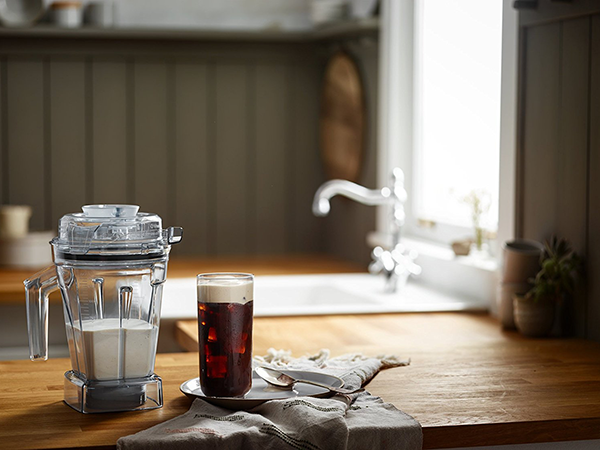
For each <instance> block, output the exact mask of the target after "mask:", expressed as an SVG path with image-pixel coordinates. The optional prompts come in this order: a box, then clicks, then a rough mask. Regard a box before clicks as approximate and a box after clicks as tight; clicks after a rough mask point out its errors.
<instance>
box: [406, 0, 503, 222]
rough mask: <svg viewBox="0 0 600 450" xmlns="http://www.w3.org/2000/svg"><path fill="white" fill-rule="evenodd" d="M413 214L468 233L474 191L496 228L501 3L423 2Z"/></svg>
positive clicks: (419, 13) (417, 60)
mask: <svg viewBox="0 0 600 450" xmlns="http://www.w3.org/2000/svg"><path fill="white" fill-rule="evenodd" d="M415 12H416V14H415V17H416V22H415V23H416V27H415V34H416V36H415V38H416V39H415V44H416V45H415V83H414V86H415V94H416V95H415V116H414V124H415V141H414V143H415V151H416V155H415V156H416V158H415V167H414V170H415V176H414V182H413V190H414V194H415V214H416V216H417V218H419V219H426V220H430V221H434V222H436V223H440V224H450V225H456V226H461V227H465V228H470V227H471V226H472V219H471V214H470V208H469V206H468V205H467V204H466V203H465V201H463V199H464V198H465V197H467V196H468V195H469V194H470V193H471V192H475V193H477V195H478V196H479V197H480V198H481V200H482V201H483V202H484V203H488V204H489V208H488V211H487V214H485V216H486V217H485V219H486V223H484V224H483V225H484V227H485V228H489V229H493V230H495V229H496V227H497V224H498V175H499V148H500V68H501V64H500V63H501V57H502V55H501V51H502V0H487V1H484V2H482V1H481V0H418V2H417V4H416V11H415Z"/></svg>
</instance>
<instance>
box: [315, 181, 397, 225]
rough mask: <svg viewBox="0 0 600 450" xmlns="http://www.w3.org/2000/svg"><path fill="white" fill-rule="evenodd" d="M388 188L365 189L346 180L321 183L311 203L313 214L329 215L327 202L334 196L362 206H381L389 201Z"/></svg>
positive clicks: (329, 208) (329, 206) (389, 193)
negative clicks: (348, 199) (341, 196)
mask: <svg viewBox="0 0 600 450" xmlns="http://www.w3.org/2000/svg"><path fill="white" fill-rule="evenodd" d="M391 194H392V192H391V190H390V188H387V187H384V188H383V189H367V188H365V187H363V186H360V185H358V184H356V183H352V182H351V181H347V180H331V181H327V182H325V183H323V184H322V185H321V187H319V189H318V190H317V192H316V193H315V199H314V201H313V214H314V215H315V216H319V217H324V216H326V215H327V214H329V211H330V210H331V204H330V203H329V200H330V199H331V198H332V197H335V196H336V195H343V196H344V197H348V198H350V199H352V200H354V201H356V202H359V203H362V204H363V205H369V206H375V205H383V204H385V203H388V202H390V200H391Z"/></svg>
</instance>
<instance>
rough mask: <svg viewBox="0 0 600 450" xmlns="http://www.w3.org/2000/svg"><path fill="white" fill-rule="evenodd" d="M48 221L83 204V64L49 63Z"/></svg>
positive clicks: (64, 60)
mask: <svg viewBox="0 0 600 450" xmlns="http://www.w3.org/2000/svg"><path fill="white" fill-rule="evenodd" d="M49 98H50V108H49V110H50V118H49V119H50V149H51V152H50V153H51V164H50V167H51V170H52V173H51V183H52V188H51V189H52V190H51V192H52V203H51V204H52V216H51V217H52V219H51V223H52V224H56V223H58V219H60V218H61V217H62V216H63V215H65V214H67V213H70V212H78V211H81V206H82V205H84V204H85V203H86V199H85V191H86V189H85V186H86V161H85V156H86V149H85V129H86V126H85V62H84V60H83V59H69V60H67V59H58V58H53V59H51V60H50V95H49Z"/></svg>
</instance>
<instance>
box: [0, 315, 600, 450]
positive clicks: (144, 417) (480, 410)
mask: <svg viewBox="0 0 600 450" xmlns="http://www.w3.org/2000/svg"><path fill="white" fill-rule="evenodd" d="M178 332H179V339H180V341H181V342H182V343H184V344H185V345H186V346H189V347H190V349H191V348H193V347H194V344H195V323H193V321H192V322H189V321H188V322H181V323H180V324H179V327H178ZM269 347H275V348H286V349H291V350H292V351H293V353H294V355H296V356H300V355H302V354H305V353H313V352H316V351H318V350H319V349H321V348H329V349H330V350H331V353H332V355H338V354H342V353H346V352H363V353H365V354H368V355H376V354H381V353H395V354H398V355H399V356H401V357H410V358H411V361H412V362H411V364H410V365H409V366H407V367H399V368H395V369H390V370H386V371H383V372H381V373H379V374H378V375H377V376H376V377H375V378H374V379H373V381H371V383H370V384H369V385H368V386H367V389H368V390H369V391H370V392H371V393H372V394H374V395H378V396H381V397H382V398H383V399H384V400H386V401H388V402H391V403H393V404H394V405H396V407H398V408H399V409H401V410H403V411H405V412H407V413H408V414H411V415H412V416H413V417H415V418H416V419H417V420H418V421H419V422H420V423H421V424H422V426H423V434H424V448H426V449H433V448H448V447H462V446H479V445H494V444H509V443H526V442H548V441H560V440H577V439H598V438H600V344H597V343H593V342H588V341H584V340H578V339H524V338H521V337H520V336H519V335H518V334H517V333H515V332H501V331H500V330H499V327H498V324H497V322H496V321H495V320H494V319H493V318H490V317H489V316H487V315H475V314H461V313H440V314H434V313H423V314H382V315H363V316H321V317H281V318H257V319H256V320H255V325H254V350H253V351H254V354H265V353H266V351H267V349H268V348H269ZM68 368H69V361H68V360H67V359H50V360H48V361H46V362H35V363H34V362H30V361H7V362H1V363H0V386H1V389H0V405H1V407H0V424H1V425H2V426H0V442H1V443H2V445H1V447H2V448H3V449H29V448H73V447H77V448H95V449H99V448H114V445H115V442H116V440H117V439H118V438H119V437H121V436H124V435H128V434H131V433H134V432H136V431H139V430H143V429H145V428H148V427H150V426H152V425H155V424H157V423H160V422H163V421H165V420H168V419H170V418H172V417H175V416H177V415H179V414H182V413H183V412H184V411H186V410H187V409H188V408H189V405H190V400H188V399H187V398H186V397H184V396H183V395H182V394H181V393H180V392H179V385H180V384H181V383H182V382H183V381H185V380H187V379H190V378H193V377H196V376H198V355H197V353H192V352H190V353H178V354H159V355H158V356H157V359H156V373H158V374H159V375H160V376H161V377H162V379H163V382H164V407H163V408H162V409H159V410H153V411H144V412H130V413H111V414H99V415H98V414H97V415H83V414H80V413H78V412H75V411H74V410H72V409H71V408H69V407H68V406H66V405H65V404H63V403H62V393H63V392H62V391H63V385H62V381H63V372H64V371H65V370H67V369H68Z"/></svg>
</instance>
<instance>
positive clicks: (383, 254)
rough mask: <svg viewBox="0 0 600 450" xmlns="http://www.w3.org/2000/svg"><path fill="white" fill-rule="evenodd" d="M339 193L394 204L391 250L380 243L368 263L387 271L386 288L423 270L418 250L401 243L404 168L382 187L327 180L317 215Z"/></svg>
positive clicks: (321, 214)
mask: <svg viewBox="0 0 600 450" xmlns="http://www.w3.org/2000/svg"><path fill="white" fill-rule="evenodd" d="M336 195H343V196H344V197H348V198H350V199H352V200H354V201H356V202H359V203H362V204H363V205H369V206H377V205H386V204H391V205H392V210H391V214H390V225H391V226H390V229H391V235H392V247H391V250H384V249H383V248H382V247H380V246H377V247H375V248H374V249H373V252H372V257H373V261H372V262H371V264H369V272H371V273H373V274H376V273H383V274H384V276H385V280H386V283H385V291H386V292H388V293H392V292H396V290H397V288H398V284H399V281H400V283H401V284H403V283H405V282H406V280H407V279H408V277H409V276H410V275H411V274H412V275H418V274H420V273H421V267H420V266H418V265H417V264H416V263H415V258H416V256H417V255H416V252H414V251H408V250H407V249H405V248H404V245H402V244H401V243H400V232H401V230H402V226H403V225H404V219H405V217H406V215H405V213H404V202H405V201H406V190H405V189H404V172H402V170H401V169H400V168H399V167H396V168H395V169H394V170H393V171H392V183H391V187H384V188H382V189H367V188H365V187H363V186H360V185H358V184H356V183H352V182H351V181H347V180H330V181H326V182H325V183H323V184H322V185H321V186H320V187H319V189H317V192H316V193H315V198H314V201H313V214H314V215H315V216H318V217H324V216H326V215H327V214H329V211H330V210H331V204H330V202H329V200H330V199H331V198H332V197H334V196H336Z"/></svg>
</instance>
